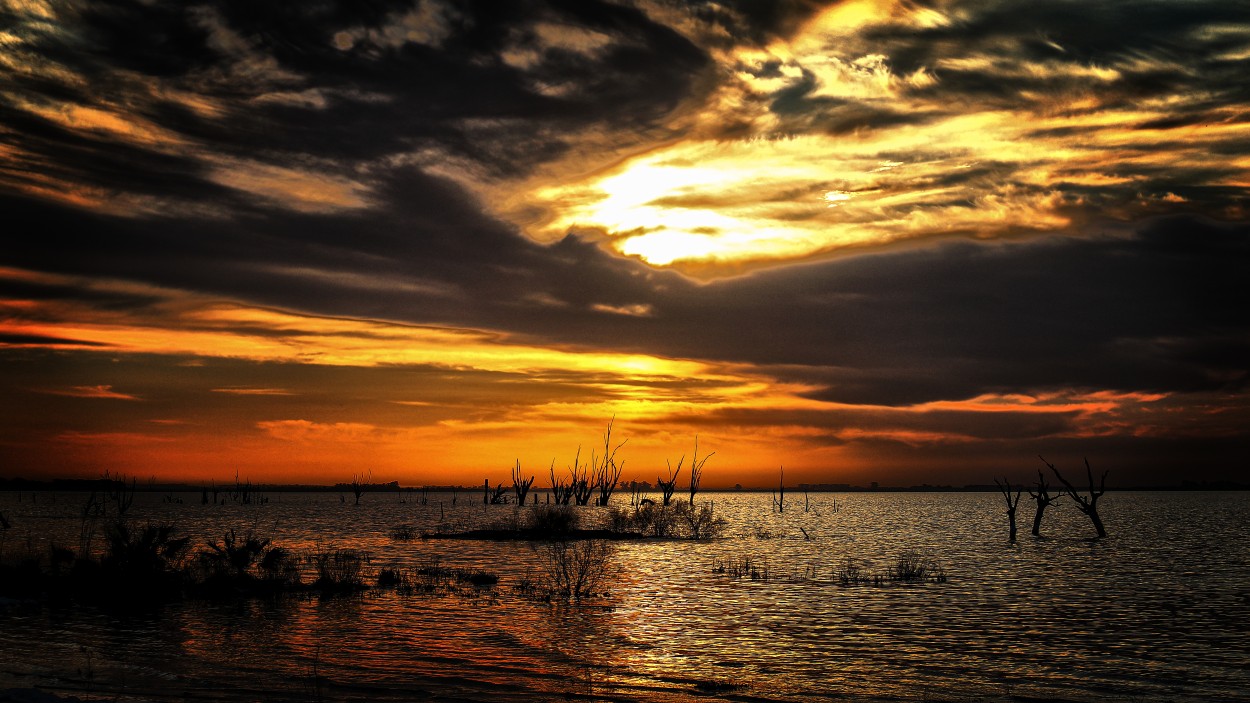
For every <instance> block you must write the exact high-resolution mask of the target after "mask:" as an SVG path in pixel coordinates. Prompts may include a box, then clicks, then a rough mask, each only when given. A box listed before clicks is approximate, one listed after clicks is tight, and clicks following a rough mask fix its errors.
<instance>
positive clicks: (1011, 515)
mask: <svg viewBox="0 0 1250 703" xmlns="http://www.w3.org/2000/svg"><path fill="white" fill-rule="evenodd" d="M994 485H996V486H998V490H999V491H1000V492H1001V493H1002V494H1003V500H1004V501H1006V502H1007V522H1008V523H1009V524H1010V525H1011V536H1010V537H1009V538H1008V540H1009V541H1010V542H1012V543H1013V544H1014V543H1015V541H1016V506H1017V505H1019V504H1020V491H1021V489H1020V488H1016V497H1015V498H1014V499H1013V498H1012V497H1011V481H1008V480H1007V479H1006V478H1004V479H1003V482H1002V483H999V482H998V479H994Z"/></svg>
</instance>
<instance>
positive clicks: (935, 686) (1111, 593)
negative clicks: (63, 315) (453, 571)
mask: <svg viewBox="0 0 1250 703" xmlns="http://www.w3.org/2000/svg"><path fill="white" fill-rule="evenodd" d="M539 496H540V500H542V499H543V498H544V497H545V493H539ZM266 497H267V499H268V502H267V503H264V504H260V505H257V504H250V505H241V504H236V503H230V504H226V505H201V504H200V494H198V493H195V494H191V493H185V494H165V493H158V492H142V491H141V492H140V493H138V494H137V499H136V502H135V505H134V507H133V508H132V509H131V513H130V516H131V517H132V519H134V520H137V521H140V522H144V521H150V522H170V523H173V524H175V525H176V526H177V528H178V531H179V532H180V533H181V534H185V535H189V536H192V537H193V538H194V541H195V542H196V544H197V545H203V544H204V543H205V542H207V541H209V540H220V539H221V536H222V534H223V533H224V531H225V530H227V529H231V528H233V529H235V530H237V531H238V532H239V533H243V532H245V531H247V530H251V531H253V532H254V533H255V534H257V535H260V536H264V537H269V538H272V539H273V540H274V542H275V543H278V544H281V545H283V546H287V547H289V548H291V549H294V550H298V551H310V550H313V549H316V548H327V547H354V548H359V549H363V550H366V551H367V552H368V553H369V554H370V562H369V567H368V569H369V571H370V572H373V571H376V570H377V569H379V568H383V567H402V568H414V567H416V566H418V565H421V564H429V563H432V561H433V560H437V561H438V563H440V564H442V565H445V566H450V567H465V568H470V567H471V568H481V569H485V570H487V571H489V572H492V573H494V574H497V575H498V576H499V584H498V585H497V586H496V587H493V588H465V589H460V590H458V591H456V592H454V593H438V594H428V595H423V594H420V593H417V594H410V595H406V594H401V593H396V592H394V591H380V590H370V591H367V592H365V593H363V594H361V595H350V596H337V597H320V596H315V595H296V596H290V597H283V598H278V599H276V600H264V599H244V600H237V601H233V600H232V601H226V602H221V601H200V600H185V601H179V602H175V603H170V604H164V605H159V606H154V607H152V608H150V609H145V610H143V611H140V612H134V611H131V610H126V611H116V610H111V609H107V608H98V607H85V606H74V605H69V604H48V603H38V602H33V601H16V600H12V599H8V600H4V601H2V602H0V603H2V604H0V690H4V689H6V688H8V689H13V688H28V687H42V688H47V689H49V690H54V691H59V692H62V693H64V694H72V695H77V696H80V697H85V696H88V695H100V696H104V697H108V698H110V699H112V698H119V699H121V700H149V699H157V700H182V699H195V700H239V699H265V700H291V701H297V700H299V701H308V700H346V699H368V700H381V701H392V700H396V701H397V700H413V699H419V700H425V699H436V700H483V701H484V700H516V701H529V700H550V699H560V698H568V699H577V700H622V701H624V700H654V701H674V702H677V701H691V700H709V699H712V700H715V699H725V700H741V701H811V700H882V701H892V700H961V701H974V700H986V701H993V700H1028V699H1057V700H1068V701H1108V700H1122V701H1234V700H1243V701H1244V700H1246V697H1247V695H1248V694H1247V692H1250V527H1247V518H1248V517H1250V494H1248V493H1245V492H1209V493H1208V492H1112V493H1108V494H1106V495H1105V496H1104V497H1103V498H1102V500H1101V501H1100V504H1099V508H1100V512H1101V513H1102V516H1103V521H1104V522H1105V523H1106V526H1107V531H1108V533H1109V534H1110V536H1109V537H1108V538H1107V539H1103V540H1089V539H1088V538H1089V537H1091V536H1093V534H1094V532H1093V528H1092V527H1091V526H1090V524H1089V521H1088V520H1087V519H1086V518H1085V516H1084V515H1082V514H1080V513H1079V512H1078V511H1077V510H1076V508H1075V506H1074V505H1073V504H1071V502H1070V501H1068V500H1067V499H1064V500H1061V501H1059V502H1058V503H1056V504H1055V505H1053V506H1052V507H1051V509H1050V510H1048V511H1047V515H1046V521H1045V524H1044V525H1043V537H1042V538H1034V537H1032V536H1031V535H1030V534H1029V528H1030V525H1031V521H1032V516H1033V506H1032V504H1031V503H1030V502H1029V498H1028V496H1027V495H1025V497H1024V499H1023V500H1022V502H1021V504H1020V511H1019V524H1020V538H1019V540H1018V542H1017V543H1016V544H1014V545H1012V544H1009V543H1008V540H1007V524H1006V522H1007V520H1006V516H1005V515H1004V509H1003V500H1002V497H1001V496H1000V495H998V494H995V493H885V492H880V493H867V492H865V493H812V494H810V496H808V497H807V502H806V503H805V500H804V496H803V494H802V493H795V492H793V491H790V492H788V493H787V496H786V497H787V500H786V504H785V510H784V512H777V511H776V510H775V509H774V506H773V504H772V501H771V498H770V496H769V495H768V494H764V493H750V492H705V493H700V494H699V496H698V499H697V500H698V502H700V503H702V502H705V501H707V502H710V503H711V504H712V505H713V506H714V510H715V514H716V515H717V516H719V517H721V518H723V519H724V520H725V521H726V524H725V525H724V526H723V528H722V531H721V534H720V536H718V537H717V538H715V539H711V540H703V541H697V542H696V541H689V540H675V541H674V540H641V541H621V542H615V543H613V544H614V548H615V554H614V557H613V560H612V570H611V573H610V575H609V577H608V579H607V580H606V582H605V583H604V585H603V588H604V590H606V592H607V595H606V596H605V597H602V598H597V599H595V600H594V601H592V602H591V604H589V605H580V606H579V605H576V604H552V603H547V602H541V601H536V600H535V599H533V598H527V597H524V596H522V595H520V594H518V593H517V592H516V591H515V585H516V584H517V583H519V582H521V581H522V580H523V579H524V578H525V577H526V576H527V574H528V575H533V574H534V573H536V572H538V571H540V570H541V560H542V559H544V558H545V552H544V551H543V549H542V548H541V547H535V546H532V545H530V544H529V543H526V542H491V541H469V540H438V539H434V540H421V539H412V540H408V539H396V538H393V537H392V532H393V531H394V529H395V528H396V527H398V526H401V525H407V526H411V527H412V528H413V529H414V531H415V532H417V533H418V534H419V533H421V532H427V531H432V530H434V529H435V528H436V526H438V525H440V524H441V525H443V526H444V527H445V528H451V529H461V530H462V529H473V528H478V527H484V526H489V525H491V524H499V523H506V522H508V521H510V520H512V519H513V518H512V515H513V514H514V512H515V511H516V510H517V508H516V507H515V506H508V505H490V506H487V505H483V504H482V497H481V493H480V492H477V493H466V492H461V493H459V494H458V495H457V496H456V503H455V505H453V504H452V502H451V501H452V495H451V494H450V493H431V494H429V496H428V497H427V500H426V502H425V503H424V504H423V503H422V502H421V501H420V498H421V495H420V493H419V492H418V493H395V492H390V493H382V492H379V493H367V494H365V495H364V497H363V498H362V499H361V503H360V505H353V504H352V498H351V496H350V495H348V496H346V499H345V500H342V499H341V497H340V496H339V494H336V493H283V492H273V493H268V494H266ZM679 497H680V496H679ZM19 498H20V500H19ZM85 499H86V496H85V494H75V493H60V494H52V493H47V492H44V493H39V494H37V495H36V496H35V497H34V498H33V499H32V496H31V494H30V493H24V494H21V495H20V496H19V494H17V493H2V494H0V511H3V512H4V514H5V515H7V516H8V517H9V520H10V521H11V522H12V525H13V526H12V528H11V529H9V530H6V531H4V534H3V539H4V544H3V546H2V549H3V551H4V552H5V553H7V554H9V555H10V558H12V555H15V554H23V553H26V552H27V551H30V552H35V553H46V552H47V546H48V544H49V543H52V542H55V543H59V544H63V545H69V546H73V545H76V544H78V535H79V530H80V527H81V518H80V512H81V509H82V505H83V502H84V500H85ZM677 499H678V497H675V498H674V500H677ZM171 501H172V502H171ZM177 501H181V502H177ZM613 502H614V503H615V504H617V505H618V506H619V507H621V508H623V509H626V510H629V509H630V508H629V496H628V494H622V493H619V492H618V493H617V494H616V496H614V498H613ZM529 509H530V508H528V507H527V508H522V509H521V510H522V511H526V510H529ZM577 510H578V511H579V512H580V513H582V515H583V518H582V520H583V525H592V524H595V523H596V522H598V521H601V520H603V516H604V515H605V513H606V509H605V508H598V507H584V508H577ZM906 553H914V554H917V555H920V556H922V557H924V558H925V559H927V560H929V563H930V567H931V569H932V568H934V567H936V566H937V565H940V569H941V572H942V573H944V575H945V580H944V581H941V582H938V581H934V580H932V579H929V580H925V581H923V582H911V583H901V582H894V581H889V580H885V581H883V582H882V583H881V584H878V585H874V584H873V583H872V582H871V581H868V582H864V583H852V584H843V583H842V580H841V579H840V578H839V575H840V572H844V571H845V569H846V564H847V562H848V560H851V561H852V562H853V563H855V564H857V565H858V566H859V567H860V569H861V571H862V572H863V573H865V574H870V575H871V574H884V573H886V572H887V571H888V569H889V568H891V567H892V566H894V565H895V563H896V562H897V560H898V558H899V557H900V555H903V554H906ZM746 560H750V562H751V563H752V564H753V565H754V567H755V571H756V572H757V574H758V575H760V576H761V577H762V576H763V575H764V574H765V573H767V578H766V579H765V578H756V579H752V578H751V577H750V576H749V575H747V576H742V577H735V576H733V575H731V573H729V572H730V571H732V569H720V568H717V567H724V566H725V565H727V564H728V565H734V564H739V565H740V564H742V563H743V562H745V561H746ZM931 573H932V571H931Z"/></svg>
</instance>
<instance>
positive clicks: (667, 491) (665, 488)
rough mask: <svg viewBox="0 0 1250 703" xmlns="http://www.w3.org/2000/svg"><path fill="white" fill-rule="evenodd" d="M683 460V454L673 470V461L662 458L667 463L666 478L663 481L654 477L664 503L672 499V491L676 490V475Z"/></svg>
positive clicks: (684, 458)
mask: <svg viewBox="0 0 1250 703" xmlns="http://www.w3.org/2000/svg"><path fill="white" fill-rule="evenodd" d="M685 461H686V457H684V456H683V457H682V458H681V460H680V461H678V462H677V470H676V471H674V470H673V463H672V462H671V461H668V460H667V459H665V460H664V463H665V464H667V465H668V480H667V481H665V480H664V479H662V478H660V477H658V476H657V477H656V479H655V483H656V485H657V486H659V487H660V493H661V494H662V495H663V497H664V505H668V503H669V501H671V500H672V499H673V493H674V492H675V491H676V490H677V475H678V474H680V473H681V465H682V464H683V463H684V462H685Z"/></svg>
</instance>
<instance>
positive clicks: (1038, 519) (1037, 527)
mask: <svg viewBox="0 0 1250 703" xmlns="http://www.w3.org/2000/svg"><path fill="white" fill-rule="evenodd" d="M1043 461H1045V460H1043ZM1061 495H1063V494H1062V493H1057V494H1055V495H1053V496H1052V495H1051V494H1050V486H1049V485H1047V483H1046V474H1044V473H1042V470H1041V469H1038V470H1037V492H1036V493H1034V492H1033V491H1029V496H1030V497H1031V498H1033V502H1034V503H1035V504H1036V505H1037V512H1035V513H1033V536H1034V537H1041V536H1042V513H1044V512H1046V508H1048V507H1050V504H1051V503H1053V502H1055V500H1056V499H1057V498H1059V496H1061Z"/></svg>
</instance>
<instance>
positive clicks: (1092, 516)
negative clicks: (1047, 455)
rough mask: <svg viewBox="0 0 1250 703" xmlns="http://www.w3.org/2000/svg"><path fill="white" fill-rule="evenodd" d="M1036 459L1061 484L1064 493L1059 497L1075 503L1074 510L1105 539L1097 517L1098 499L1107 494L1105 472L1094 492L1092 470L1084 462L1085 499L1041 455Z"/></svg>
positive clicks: (1086, 461) (1099, 519) (1104, 530)
mask: <svg viewBox="0 0 1250 703" xmlns="http://www.w3.org/2000/svg"><path fill="white" fill-rule="evenodd" d="M1037 458H1038V459H1041V460H1042V463H1043V464H1045V465H1047V466H1049V467H1050V470H1051V471H1053V472H1054V473H1055V477H1056V478H1058V479H1059V482H1060V483H1062V484H1063V486H1064V491H1063V493H1060V495H1063V494H1064V493H1066V494H1068V496H1069V497H1071V498H1072V500H1073V501H1075V502H1076V509H1077V510H1080V511H1081V512H1083V513H1085V515H1086V516H1087V517H1088V518H1089V521H1090V522H1092V523H1094V529H1095V530H1097V531H1098V536H1099V537H1106V536H1107V530H1106V529H1105V528H1103V526H1102V518H1100V517H1098V499H1099V498H1101V497H1102V494H1104V493H1106V492H1107V472H1106V471H1103V472H1102V479H1101V480H1100V481H1099V482H1098V488H1097V490H1095V489H1094V470H1093V469H1092V468H1090V466H1089V459H1086V460H1085V475H1086V476H1087V477H1088V478H1089V497H1086V496H1083V495H1081V494H1080V493H1077V491H1076V488H1075V487H1074V486H1073V485H1072V484H1071V483H1068V479H1066V478H1064V477H1063V474H1061V473H1059V469H1056V468H1055V465H1054V464H1052V463H1050V462H1049V461H1046V459H1044V458H1042V456H1041V455H1038V457H1037Z"/></svg>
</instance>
